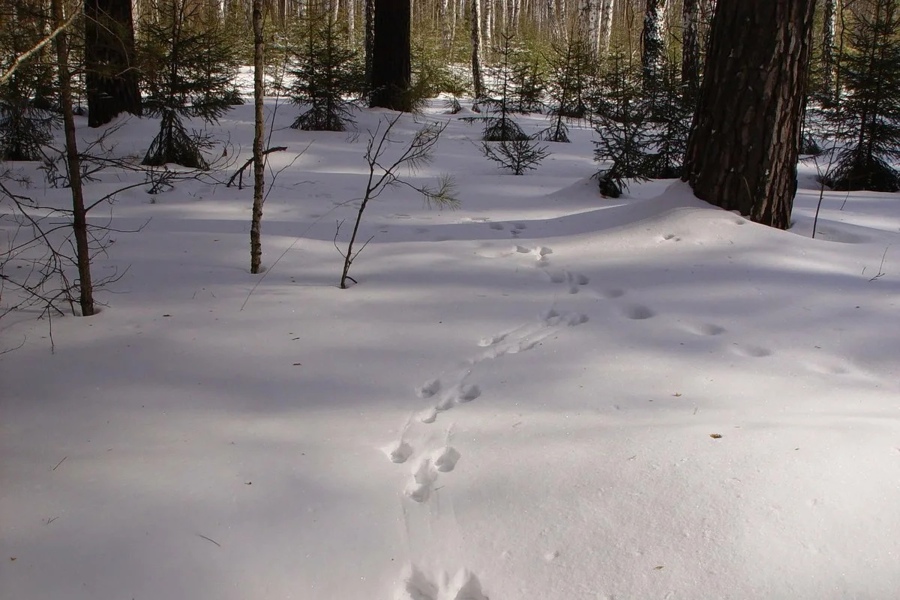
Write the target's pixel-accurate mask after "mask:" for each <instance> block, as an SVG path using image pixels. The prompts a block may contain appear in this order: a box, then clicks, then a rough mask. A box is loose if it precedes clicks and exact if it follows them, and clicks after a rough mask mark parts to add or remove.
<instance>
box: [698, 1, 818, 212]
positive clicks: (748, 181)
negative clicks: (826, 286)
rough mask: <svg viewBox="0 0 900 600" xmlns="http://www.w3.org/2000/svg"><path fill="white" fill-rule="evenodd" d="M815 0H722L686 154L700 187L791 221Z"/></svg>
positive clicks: (723, 202) (710, 198)
mask: <svg viewBox="0 0 900 600" xmlns="http://www.w3.org/2000/svg"><path fill="white" fill-rule="evenodd" d="M814 8H815V0H742V1H741V2H722V3H720V4H719V6H718V8H717V10H716V13H715V17H713V23H712V32H711V40H710V48H709V54H708V56H707V62H706V69H705V75H704V78H703V84H702V87H701V91H700V101H699V104H698V107H697V111H696V113H695V115H694V123H693V126H692V128H691V134H690V138H689V140H688V147H687V151H686V154H685V179H687V180H688V181H689V182H690V185H691V187H692V188H693V190H694V194H695V195H696V196H697V197H698V198H701V199H703V200H706V201H707V202H710V203H711V204H714V205H716V206H721V207H722V208H724V209H726V210H737V211H739V212H740V213H741V214H742V215H745V216H747V217H749V218H750V219H751V220H753V221H755V222H757V223H763V224H765V225H770V226H772V227H777V228H779V229H787V228H788V227H789V226H790V218H791V208H792V206H793V199H794V194H795V192H796V186H797V158H798V151H799V141H800V123H801V116H802V107H803V101H804V98H805V95H806V84H807V71H808V66H809V48H810V38H811V34H812V25H813V11H814Z"/></svg>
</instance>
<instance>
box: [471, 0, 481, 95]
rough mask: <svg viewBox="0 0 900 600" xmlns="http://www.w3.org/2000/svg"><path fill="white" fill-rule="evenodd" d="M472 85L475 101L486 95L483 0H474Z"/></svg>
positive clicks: (472, 16) (472, 17)
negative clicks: (482, 37)
mask: <svg viewBox="0 0 900 600" xmlns="http://www.w3.org/2000/svg"><path fill="white" fill-rule="evenodd" d="M470 18H471V20H472V87H473V91H474V94H475V102H478V100H479V99H480V98H481V97H482V96H484V84H483V83H482V80H481V26H480V21H481V0H472V12H471V14H470Z"/></svg>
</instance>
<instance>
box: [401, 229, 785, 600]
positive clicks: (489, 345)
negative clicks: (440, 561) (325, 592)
mask: <svg viewBox="0 0 900 600" xmlns="http://www.w3.org/2000/svg"><path fill="white" fill-rule="evenodd" d="M482 222H484V221H482ZM488 226H489V227H490V228H491V229H493V230H496V231H502V230H504V225H503V224H501V223H488ZM525 228H526V227H525V225H524V224H521V223H513V224H512V228H511V234H512V236H513V237H517V236H518V235H519V234H520V233H521V232H522V231H523V230H525ZM673 240H674V241H676V242H677V241H680V238H677V237H676V236H674V235H671V234H670V235H667V236H664V238H663V241H673ZM511 254H520V255H528V256H531V257H533V258H534V260H535V264H536V266H537V267H539V268H541V269H543V270H544V272H545V273H546V275H547V277H548V278H549V280H550V282H551V283H553V284H556V285H565V286H567V290H568V293H569V294H577V293H579V291H580V289H581V288H583V287H584V286H586V285H588V284H589V283H590V279H589V278H588V277H587V276H586V275H583V274H580V273H573V272H570V271H567V270H564V269H563V270H555V269H551V268H550V255H552V254H553V250H552V249H551V248H548V247H545V246H537V247H532V248H528V247H525V246H516V247H515V252H513V253H511ZM506 256H509V255H506ZM598 294H599V296H600V297H601V298H604V299H609V300H619V299H620V298H623V297H624V296H625V295H626V290H624V289H619V288H608V289H605V290H602V291H599V292H598ZM618 311H619V313H620V315H621V316H622V317H624V318H626V319H630V320H634V321H644V320H647V319H651V318H653V317H655V316H656V312H655V311H654V310H653V309H651V308H649V307H647V306H645V305H643V304H640V303H636V302H628V301H624V302H621V303H619V306H618ZM587 321H588V316H587V315H586V314H583V313H576V312H560V311H558V310H556V309H555V308H550V309H548V310H547V311H546V312H545V313H544V314H542V315H540V317H539V318H538V319H537V320H536V321H534V322H530V323H526V324H523V325H520V326H518V327H515V328H513V329H510V330H508V331H503V332H500V333H497V334H494V335H490V336H486V337H484V338H482V339H480V340H479V341H478V346H479V347H480V348H483V350H482V351H481V352H480V353H478V354H476V355H475V356H473V357H472V358H470V359H468V360H467V361H465V363H464V366H463V371H462V372H461V373H458V374H457V376H456V378H455V382H454V383H453V384H452V385H449V386H445V384H444V381H443V380H442V379H441V378H435V379H430V380H428V381H426V382H424V383H423V384H422V385H420V386H419V387H417V388H416V395H417V396H418V397H419V398H423V399H431V398H435V399H437V401H436V402H435V403H434V404H433V405H432V406H431V407H430V408H428V409H427V410H426V411H425V412H423V413H422V414H420V415H419V421H421V422H422V423H425V424H431V423H434V422H435V420H436V419H437V416H438V414H439V413H441V412H444V411H447V410H450V409H451V408H453V407H455V406H457V405H461V404H466V403H468V402H471V401H473V400H475V399H477V398H479V397H480V396H481V393H482V391H481V388H480V387H479V386H478V385H475V384H472V383H469V382H467V378H468V376H469V374H470V373H471V372H472V367H474V366H475V365H477V364H479V363H481V362H483V361H486V360H492V359H496V358H499V357H501V356H504V355H507V354H517V353H519V352H524V351H527V350H530V349H532V348H534V347H535V346H537V345H539V344H540V343H541V342H542V341H543V340H545V339H546V338H547V337H549V336H551V335H552V334H553V333H554V332H555V331H556V330H557V329H559V328H560V327H564V326H569V327H572V326H577V325H581V324H582V323H585V322H587ZM683 328H684V329H685V331H687V332H689V333H692V334H694V335H699V336H718V335H722V334H724V333H725V332H726V330H725V328H724V327H721V326H719V325H716V324H713V323H701V324H695V325H687V326H684V327H683ZM732 350H733V352H735V353H736V354H738V355H741V356H746V357H756V358H759V357H764V356H769V355H771V354H772V352H771V351H770V350H768V349H767V348H763V347H760V346H752V345H746V346H745V345H738V344H734V346H733V348H732ZM405 434H406V430H405V429H404V434H403V435H401V439H400V440H399V441H398V442H396V443H395V444H394V445H392V446H390V447H388V448H386V449H385V453H386V454H387V456H388V458H389V459H390V460H391V461H392V462H394V463H397V464H404V463H407V462H408V461H410V459H411V458H412V457H413V455H414V454H415V449H414V448H413V447H412V446H411V445H410V444H409V443H408V442H407V441H405V440H404V439H403V438H404V436H405ZM460 458H461V455H460V453H459V451H457V450H456V449H455V448H454V447H453V446H452V445H450V435H449V431H448V436H447V440H446V443H445V444H444V445H443V446H442V447H440V448H437V449H433V450H430V451H425V452H423V453H422V455H421V456H419V457H418V460H415V461H413V466H412V468H411V470H410V475H411V477H410V480H409V481H408V483H407V485H406V487H405V488H404V490H403V492H404V495H405V496H406V497H408V498H410V499H411V500H413V501H415V502H418V503H424V502H427V501H428V500H429V498H430V497H431V494H432V493H433V491H434V490H435V484H436V482H437V479H438V476H439V475H440V474H441V473H449V472H451V471H453V470H454V469H455V468H456V464H457V463H458V462H459V460H460ZM398 598H399V600H487V596H485V595H484V593H483V592H482V590H481V584H480V582H479V581H478V578H477V577H475V575H473V574H472V573H470V572H468V571H460V573H458V574H457V576H456V577H455V578H454V579H453V580H452V581H449V580H448V579H447V577H446V575H444V576H443V579H442V580H441V581H439V582H437V583H435V582H433V581H431V580H429V579H428V578H427V577H426V576H425V575H424V574H423V573H422V572H421V571H420V570H418V569H417V568H415V567H414V566H411V567H410V568H409V569H408V571H407V573H406V574H405V575H404V578H403V582H402V585H401V588H400V590H399V596H398Z"/></svg>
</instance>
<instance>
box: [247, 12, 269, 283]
mask: <svg viewBox="0 0 900 600" xmlns="http://www.w3.org/2000/svg"><path fill="white" fill-rule="evenodd" d="M265 51H266V45H265V38H264V37H263V0H253V107H254V129H253V213H252V216H251V221H250V272H251V273H254V274H255V273H259V272H260V268H261V266H262V216H263V200H265V187H266V179H265V175H266V173H265V157H264V156H263V138H264V136H265V128H266V120H265V114H264V113H263V96H265V81H264V80H263V78H264V76H265V70H266V54H265Z"/></svg>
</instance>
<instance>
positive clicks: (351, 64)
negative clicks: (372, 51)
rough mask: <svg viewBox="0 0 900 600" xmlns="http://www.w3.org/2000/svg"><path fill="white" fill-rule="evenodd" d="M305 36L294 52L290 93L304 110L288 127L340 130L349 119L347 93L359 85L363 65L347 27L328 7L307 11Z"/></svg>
mask: <svg viewBox="0 0 900 600" xmlns="http://www.w3.org/2000/svg"><path fill="white" fill-rule="evenodd" d="M303 30H304V31H303V35H304V36H305V40H304V43H303V46H302V47H301V48H300V49H299V51H297V52H296V54H295V57H294V58H295V60H294V67H293V68H292V69H291V74H292V75H293V77H294V83H293V84H292V85H291V88H290V94H291V99H292V101H293V102H294V104H297V105H299V106H303V107H304V110H303V112H302V113H300V116H298V117H297V119H296V120H295V121H294V123H293V125H291V127H293V128H295V129H303V130H306V131H310V130H311V131H344V130H345V129H346V127H347V124H348V123H352V122H353V118H352V110H353V103H352V102H350V101H349V100H347V97H348V96H350V95H351V94H357V95H358V94H359V93H360V92H361V90H362V87H363V85H364V84H363V70H362V69H363V65H362V64H361V62H360V60H359V56H358V53H357V52H356V51H354V50H353V49H352V48H351V47H350V41H349V39H348V33H347V28H346V26H345V25H342V24H339V23H338V22H337V21H336V20H335V17H334V13H333V12H332V11H330V10H323V11H318V10H316V11H310V12H309V13H308V14H307V16H306V18H305V21H304V24H303Z"/></svg>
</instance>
